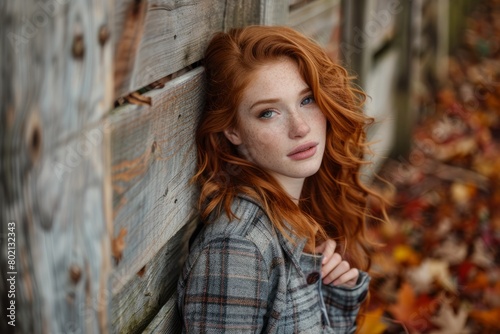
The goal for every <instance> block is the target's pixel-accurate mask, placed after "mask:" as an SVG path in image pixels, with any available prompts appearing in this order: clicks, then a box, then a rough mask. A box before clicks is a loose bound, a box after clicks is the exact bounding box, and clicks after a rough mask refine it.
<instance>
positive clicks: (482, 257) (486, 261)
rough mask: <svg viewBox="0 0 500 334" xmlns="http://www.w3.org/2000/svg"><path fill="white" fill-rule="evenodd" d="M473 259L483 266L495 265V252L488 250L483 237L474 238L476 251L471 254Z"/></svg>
mask: <svg viewBox="0 0 500 334" xmlns="http://www.w3.org/2000/svg"><path fill="white" fill-rule="evenodd" d="M471 260H472V262H473V263H475V264H477V265H478V266H480V267H483V268H489V267H491V266H492V265H493V261H494V259H493V254H491V252H489V251H488V249H487V248H486V246H485V244H484V242H483V240H481V238H477V239H476V240H474V252H473V254H472V256H471Z"/></svg>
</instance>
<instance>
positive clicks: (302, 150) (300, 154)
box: [287, 142, 318, 160]
mask: <svg viewBox="0 0 500 334" xmlns="http://www.w3.org/2000/svg"><path fill="white" fill-rule="evenodd" d="M316 146H318V143H316V142H310V143H306V144H303V145H300V146H297V147H296V148H294V149H293V150H292V151H291V152H290V153H288V154H287V157H289V158H291V159H293V160H303V159H307V158H309V157H311V156H313V155H314V153H316Z"/></svg>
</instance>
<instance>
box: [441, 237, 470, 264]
mask: <svg viewBox="0 0 500 334" xmlns="http://www.w3.org/2000/svg"><path fill="white" fill-rule="evenodd" d="M434 255H435V256H437V257H439V258H441V259H442V260H444V261H446V262H448V263H449V264H451V265H455V264H459V263H461V262H462V261H463V260H465V258H466V257H467V244H466V243H465V242H463V241H462V242H461V241H459V240H457V239H456V238H446V239H445V241H444V242H443V243H442V244H441V245H440V246H438V247H437V248H436V250H435V251H434Z"/></svg>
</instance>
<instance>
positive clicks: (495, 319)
mask: <svg viewBox="0 0 500 334" xmlns="http://www.w3.org/2000/svg"><path fill="white" fill-rule="evenodd" d="M470 316H471V317H472V318H474V319H475V320H477V321H478V322H479V323H481V324H482V325H483V326H485V327H487V328H492V329H500V321H499V319H500V308H494V309H489V310H474V311H471V312H470Z"/></svg>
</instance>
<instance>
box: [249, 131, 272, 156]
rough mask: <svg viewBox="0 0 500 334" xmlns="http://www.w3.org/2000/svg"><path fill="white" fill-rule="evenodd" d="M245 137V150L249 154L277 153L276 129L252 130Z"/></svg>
mask: <svg viewBox="0 0 500 334" xmlns="http://www.w3.org/2000/svg"><path fill="white" fill-rule="evenodd" d="M247 138H248V140H247V150H248V151H249V152H250V153H251V154H258V155H261V156H264V155H271V157H272V155H274V154H276V153H278V150H279V149H278V148H279V142H280V140H279V138H278V136H277V135H276V131H252V132H249V133H248V134H247ZM265 158H268V157H265Z"/></svg>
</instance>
